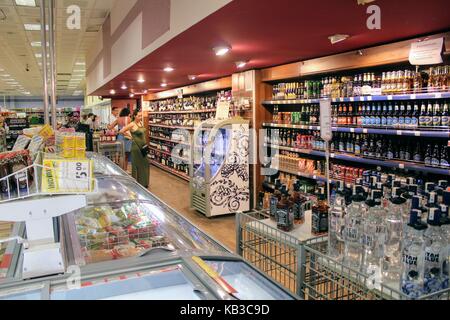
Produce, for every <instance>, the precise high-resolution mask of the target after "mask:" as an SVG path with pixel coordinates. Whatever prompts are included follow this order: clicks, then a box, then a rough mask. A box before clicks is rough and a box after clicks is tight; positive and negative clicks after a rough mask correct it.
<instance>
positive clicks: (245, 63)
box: [236, 61, 247, 69]
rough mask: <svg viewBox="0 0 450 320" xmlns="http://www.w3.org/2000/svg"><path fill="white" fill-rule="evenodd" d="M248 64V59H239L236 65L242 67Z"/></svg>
mask: <svg viewBox="0 0 450 320" xmlns="http://www.w3.org/2000/svg"><path fill="white" fill-rule="evenodd" d="M246 65H247V61H238V62H236V67H237V68H239V69H241V68H243V67H245V66H246Z"/></svg>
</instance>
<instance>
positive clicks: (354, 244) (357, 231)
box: [343, 186, 367, 270]
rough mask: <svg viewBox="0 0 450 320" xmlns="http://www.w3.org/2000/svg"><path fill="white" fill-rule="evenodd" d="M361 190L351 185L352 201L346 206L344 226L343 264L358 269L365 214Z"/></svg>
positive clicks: (365, 207) (365, 209)
mask: <svg viewBox="0 0 450 320" xmlns="http://www.w3.org/2000/svg"><path fill="white" fill-rule="evenodd" d="M362 193H363V190H362V187H360V186H358V187H357V186H354V187H353V197H352V203H351V204H350V205H349V206H348V208H347V215H346V216H345V228H344V241H345V246H344V259H343V262H344V264H346V265H348V266H350V267H352V268H355V269H357V270H359V269H360V268H361V263H362V256H363V245H362V235H363V224H364V217H365V216H366V214H367V205H366V204H365V203H364V200H365V199H364V196H363V195H362Z"/></svg>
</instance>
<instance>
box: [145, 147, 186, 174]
mask: <svg viewBox="0 0 450 320" xmlns="http://www.w3.org/2000/svg"><path fill="white" fill-rule="evenodd" d="M148 157H149V158H150V159H151V160H153V161H155V162H157V163H159V164H161V165H162V166H165V167H167V168H170V169H173V170H175V171H178V172H179V173H181V174H183V175H186V176H189V165H188V164H186V163H183V162H182V161H181V160H180V161H174V159H172V156H171V155H168V154H163V153H160V152H156V151H154V150H151V149H150V151H149V155H148Z"/></svg>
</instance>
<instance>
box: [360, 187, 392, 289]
mask: <svg viewBox="0 0 450 320" xmlns="http://www.w3.org/2000/svg"><path fill="white" fill-rule="evenodd" d="M381 195H382V192H381V190H372V195H371V198H372V199H370V200H368V201H367V202H366V204H367V206H368V208H369V211H368V213H367V218H366V219H364V223H363V248H364V253H363V263H362V268H361V270H362V272H363V273H365V274H366V275H367V276H368V277H369V284H370V286H372V287H379V284H380V283H381V266H382V263H381V262H382V258H383V251H382V250H383V244H384V239H385V234H386V228H385V225H384V218H385V216H386V211H385V210H384V208H383V207H382V205H381Z"/></svg>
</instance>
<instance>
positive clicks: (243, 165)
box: [190, 117, 250, 217]
mask: <svg viewBox="0 0 450 320" xmlns="http://www.w3.org/2000/svg"><path fill="white" fill-rule="evenodd" d="M193 141H194V146H193V148H192V151H191V160H192V161H191V170H190V172H191V180H190V189H191V207H192V208H193V209H195V210H197V211H199V212H201V213H203V214H204V215H206V216H207V217H214V216H219V215H226V214H230V213H235V212H245V211H248V210H250V177H249V122H248V121H247V120H244V119H242V118H238V117H236V118H231V119H228V120H207V121H205V122H203V123H202V124H201V125H200V126H199V127H198V128H197V129H196V130H195V132H194V139H193Z"/></svg>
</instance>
